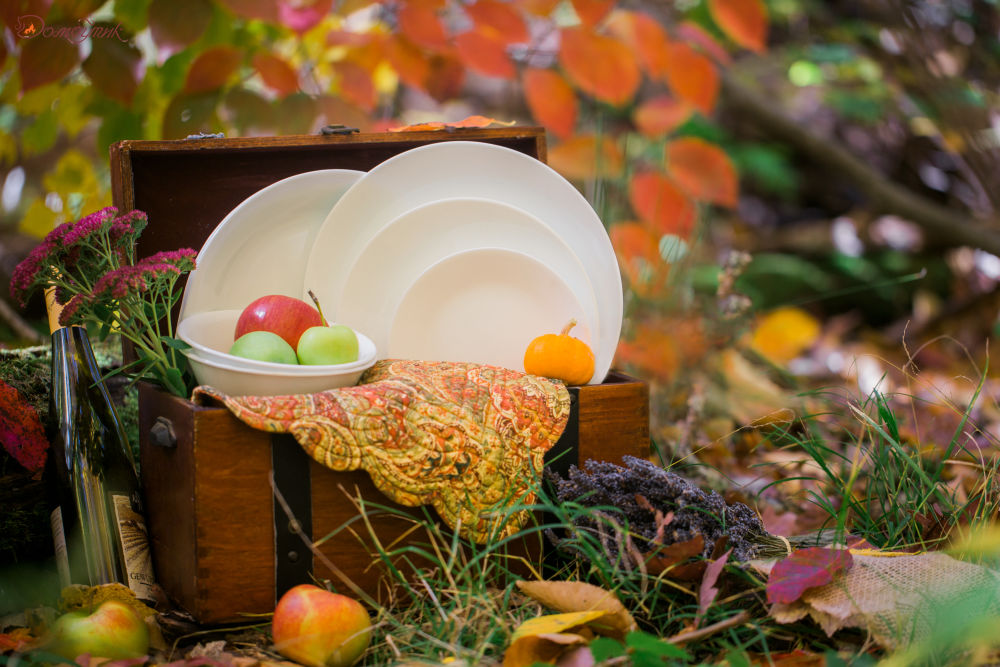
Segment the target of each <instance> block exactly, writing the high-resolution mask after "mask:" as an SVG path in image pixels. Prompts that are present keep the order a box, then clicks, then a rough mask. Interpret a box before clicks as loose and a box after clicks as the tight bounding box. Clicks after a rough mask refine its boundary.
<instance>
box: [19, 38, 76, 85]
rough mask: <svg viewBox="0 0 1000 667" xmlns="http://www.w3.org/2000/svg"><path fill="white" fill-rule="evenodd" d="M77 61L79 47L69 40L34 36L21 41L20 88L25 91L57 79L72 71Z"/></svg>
mask: <svg viewBox="0 0 1000 667" xmlns="http://www.w3.org/2000/svg"><path fill="white" fill-rule="evenodd" d="M78 62H80V48H79V47H78V46H77V45H76V44H73V43H72V42H70V41H69V40H66V39H46V38H44V37H35V38H33V39H29V40H28V41H26V42H22V46H21V59H20V62H19V63H18V67H19V69H20V72H21V90H23V91H25V92H27V91H29V90H31V89H32V88H38V87H39V86H44V85H45V84H47V83H52V82H53V81H59V80H60V79H62V78H63V77H64V76H66V75H67V74H69V73H70V72H72V71H73V69H74V68H75V67H76V64H77V63H78Z"/></svg>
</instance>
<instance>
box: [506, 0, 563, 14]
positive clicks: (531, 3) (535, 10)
mask: <svg viewBox="0 0 1000 667" xmlns="http://www.w3.org/2000/svg"><path fill="white" fill-rule="evenodd" d="M561 1H562V0H514V2H515V4H517V5H518V6H520V7H521V9H523V10H524V11H526V12H528V13H529V14H532V15H533V16H549V15H550V14H552V12H553V11H555V8H556V7H558V6H559V3H560V2H561Z"/></svg>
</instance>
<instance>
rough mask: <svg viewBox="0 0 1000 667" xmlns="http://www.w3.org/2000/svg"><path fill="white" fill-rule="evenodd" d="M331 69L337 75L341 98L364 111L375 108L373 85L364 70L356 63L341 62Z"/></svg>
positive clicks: (370, 76) (369, 75)
mask: <svg viewBox="0 0 1000 667" xmlns="http://www.w3.org/2000/svg"><path fill="white" fill-rule="evenodd" d="M333 69H334V71H335V72H336V73H337V85H338V88H339V89H340V95H341V97H343V98H344V99H345V100H347V101H348V102H350V103H351V104H353V105H354V106H356V107H358V108H360V109H364V110H365V111H371V110H372V109H374V108H375V99H376V94H375V83H374V82H373V81H372V75H371V74H370V73H369V72H368V71H367V70H366V69H365V68H363V67H362V66H361V65H358V64H357V63H352V62H341V63H336V64H335V65H334V67H333Z"/></svg>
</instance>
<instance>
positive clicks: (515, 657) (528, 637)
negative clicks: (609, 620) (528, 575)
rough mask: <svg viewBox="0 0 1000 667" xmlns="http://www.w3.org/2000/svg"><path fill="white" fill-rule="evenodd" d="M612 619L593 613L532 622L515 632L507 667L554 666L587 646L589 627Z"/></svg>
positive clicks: (554, 615) (550, 616)
mask: <svg viewBox="0 0 1000 667" xmlns="http://www.w3.org/2000/svg"><path fill="white" fill-rule="evenodd" d="M520 583H522V582H518V584H520ZM540 583H549V582H540ZM610 615H611V614H609V612H606V611H601V610H593V611H577V612H571V613H566V614H550V615H547V616H539V617H538V618H532V619H529V620H527V621H525V622H523V623H521V625H519V626H517V629H516V630H514V634H513V635H512V637H511V641H510V646H509V647H508V648H507V651H506V652H505V653H504V656H503V667H529V665H533V664H535V663H536V662H544V663H549V664H553V663H554V662H555V661H556V660H557V659H558V658H559V657H560V656H562V655H564V654H565V653H567V652H569V651H571V650H573V649H575V648H576V647H578V646H583V645H586V644H587V642H589V641H590V639H592V638H593V636H594V635H593V632H590V630H589V628H588V624H590V623H595V622H598V621H602V620H604V618H605V617H606V616H610Z"/></svg>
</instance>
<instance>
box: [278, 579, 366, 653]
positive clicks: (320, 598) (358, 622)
mask: <svg viewBox="0 0 1000 667" xmlns="http://www.w3.org/2000/svg"><path fill="white" fill-rule="evenodd" d="M271 636H272V638H273V639H274V648H275V649H276V650H277V651H278V652H279V653H281V654H282V655H283V656H285V657H286V658H290V659H291V660H295V661H296V662H300V663H302V664H303V665H309V667H348V666H349V665H353V664H354V663H355V662H357V660H358V658H360V657H361V654H362V653H364V652H365V649H366V648H368V642H369V641H370V640H371V619H369V618H368V612H367V611H366V610H365V608H364V607H363V606H362V605H361V603H360V602H358V601H357V600H355V599H354V598H350V597H347V596H346V595H340V594H338V593H331V592H330V591H328V590H325V589H322V588H320V587H318V586H313V585H312V584H301V585H299V586H295V587H294V588H292V589H290V590H289V591H288V592H287V593H285V594H284V595H283V596H281V599H280V600H278V605H277V607H275V609H274V619H273V620H272V621H271Z"/></svg>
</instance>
